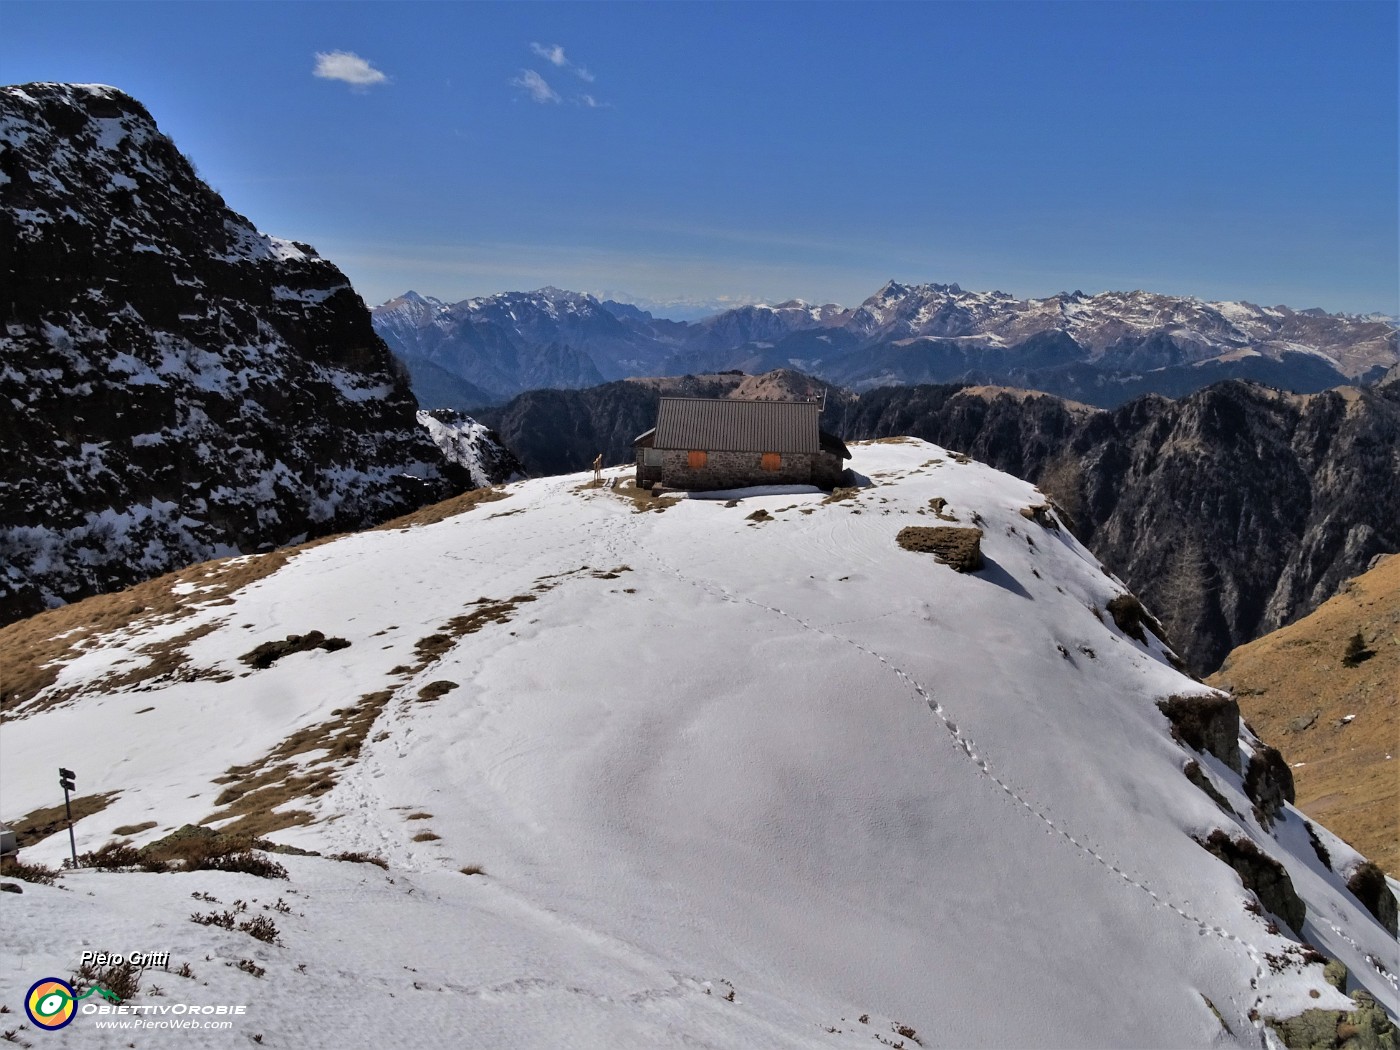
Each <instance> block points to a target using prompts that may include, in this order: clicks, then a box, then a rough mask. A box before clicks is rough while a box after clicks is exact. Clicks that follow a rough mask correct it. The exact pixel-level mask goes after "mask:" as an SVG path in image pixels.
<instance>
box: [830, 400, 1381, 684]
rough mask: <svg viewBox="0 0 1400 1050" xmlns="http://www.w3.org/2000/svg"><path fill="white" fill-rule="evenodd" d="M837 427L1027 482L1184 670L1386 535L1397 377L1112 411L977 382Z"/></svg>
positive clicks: (1295, 604)
mask: <svg viewBox="0 0 1400 1050" xmlns="http://www.w3.org/2000/svg"><path fill="white" fill-rule="evenodd" d="M827 425H829V426H834V427H835V428H837V429H838V430H839V431H840V432H842V433H843V434H844V436H846V437H848V438H851V437H880V436H888V435H896V434H912V435H914V436H916V437H923V438H927V439H928V440H931V441H935V442H937V443H939V444H942V445H945V446H947V447H950V448H956V449H959V450H961V451H965V452H967V453H968V454H970V455H972V456H973V457H975V458H977V459H981V460H984V461H985V462H988V463H990V464H992V465H994V466H997V467H1000V468H1001V469H1004V470H1007V471H1010V472H1012V473H1015V474H1019V475H1020V476H1022V477H1025V478H1027V479H1029V480H1032V481H1035V482H1036V483H1037V484H1039V485H1040V486H1041V487H1042V488H1043V489H1045V490H1046V491H1047V492H1049V493H1050V494H1051V495H1052V496H1054V498H1055V499H1056V500H1057V501H1058V502H1060V503H1061V504H1062V505H1063V506H1064V507H1065V509H1066V510H1067V511H1068V512H1069V514H1070V515H1071V516H1072V517H1073V518H1074V520H1075V522H1076V527H1077V528H1078V530H1079V533H1080V535H1081V537H1082V538H1083V539H1084V540H1085V542H1086V543H1087V544H1088V545H1089V547H1090V548H1091V549H1092V550H1093V551H1094V553H1095V554H1097V555H1098V556H1099V557H1100V558H1102V559H1103V560H1104V562H1105V563H1106V564H1108V565H1111V566H1113V568H1114V570H1115V571H1116V572H1117V573H1118V574H1119V575H1121V576H1122V577H1123V578H1124V580H1126V581H1127V582H1128V584H1129V585H1130V586H1131V587H1132V588H1133V590H1134V591H1135V592H1136V593H1138V594H1139V595H1140V596H1141V597H1142V599H1143V600H1144V601H1145V602H1146V603H1147V605H1148V606H1149V607H1150V608H1152V609H1153V611H1155V612H1156V613H1157V614H1158V616H1159V617H1160V618H1161V619H1162V621H1163V623H1164V624H1165V625H1166V627H1167V629H1168V632H1169V633H1170V635H1171V637H1172V641H1173V642H1174V643H1175V644H1176V645H1177V646H1178V651H1179V652H1181V653H1182V654H1183V655H1184V656H1185V657H1186V659H1187V661H1188V663H1189V664H1190V665H1191V666H1192V667H1193V668H1194V669H1195V670H1197V671H1198V672H1205V671H1209V670H1212V669H1213V668H1215V667H1217V666H1218V665H1219V664H1220V661H1221V660H1222V659H1224V657H1225V655H1226V653H1228V652H1229V651H1230V650H1231V649H1232V648H1234V647H1235V646H1236V645H1240V644H1243V643H1244V642H1246V641H1249V640H1251V639H1253V638H1257V637H1259V636H1260V635H1261V634H1264V633H1266V632H1268V631H1271V630H1274V629H1275V628H1277V627H1280V626H1282V625H1284V624H1286V623H1289V622H1291V621H1293V620H1294V619H1297V618H1298V617H1299V616H1302V615H1304V614H1306V613H1307V612H1309V611H1311V610H1312V609H1314V608H1316V607H1317V606H1318V605H1319V604H1321V603H1322V602H1323V601H1325V600H1326V599H1327V598H1328V597H1330V596H1331V595H1332V594H1333V593H1334V592H1335V591H1336V589H1337V587H1338V586H1339V585H1340V584H1341V583H1342V581H1343V580H1345V579H1347V578H1348V577H1349V576H1353V575H1355V574H1357V573H1359V572H1362V571H1364V570H1365V569H1366V566H1367V564H1368V563H1369V562H1370V561H1371V559H1372V558H1373V557H1374V556H1375V555H1377V554H1380V553H1386V552H1390V551H1395V550H1400V484H1397V482H1396V479H1397V478H1400V391H1397V390H1396V389H1395V388H1394V387H1393V386H1392V387H1372V388H1367V389H1362V390H1357V389H1354V388H1344V389H1342V390H1335V391H1328V392H1325V393H1320V394H1312V395H1307V396H1299V395H1290V394H1283V393H1280V392H1279V391H1276V390H1271V389H1269V388H1267V387H1262V386H1258V385H1255V384H1250V383H1241V382H1228V383H1221V384H1218V385H1216V386H1212V387H1208V388H1206V389H1205V390H1201V391H1198V392H1196V393H1195V394H1192V395H1190V396H1189V397H1185V398H1182V399H1180V400H1177V401H1171V400H1168V399H1166V398H1163V397H1156V396H1149V397H1144V398H1139V399H1138V400H1136V401H1133V402H1131V403H1129V404H1127V405H1124V406H1123V407H1121V408H1119V409H1116V410H1114V411H1112V412H1108V411H1102V410H1093V409H1089V408H1087V406H1082V405H1074V404H1073V403H1069V402H1065V401H1063V400H1061V399H1059V398H1054V397H1049V396H1047V395H1027V394H1026V393H1024V392H1020V391H998V390H994V389H986V388H981V389H977V388H950V387H915V388H904V389H888V390H881V391H872V392H870V393H868V394H866V395H863V396H862V397H861V398H860V399H859V401H858V402H856V403H855V404H854V405H853V406H851V407H850V409H849V410H848V411H847V412H846V413H845V416H844V418H840V419H836V420H829V421H828V423H827Z"/></svg>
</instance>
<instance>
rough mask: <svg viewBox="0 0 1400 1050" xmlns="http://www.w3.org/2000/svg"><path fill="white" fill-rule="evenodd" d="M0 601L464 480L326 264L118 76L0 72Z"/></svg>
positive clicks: (135, 571) (350, 519)
mask: <svg viewBox="0 0 1400 1050" xmlns="http://www.w3.org/2000/svg"><path fill="white" fill-rule="evenodd" d="M0 144H3V151H0V250H3V267H4V274H5V278H4V282H5V294H4V296H3V299H0V311H3V314H4V328H3V334H0V399H3V401H4V403H5V405H6V411H5V412H4V413H3V414H0V440H3V444H4V447H5V450H6V456H5V458H4V462H3V463H0V491H3V493H4V499H3V500H0V563H2V564H3V565H4V567H5V568H4V576H3V577H0V619H3V620H12V619H15V618H17V617H21V616H26V615H29V614H31V613H34V612H37V611H38V610H40V609H42V608H44V607H46V606H52V605H55V604H58V603H62V602H65V601H70V600H72V599H74V598H78V597H81V596H84V595H89V594H94V593H98V592H101V591H105V590H110V589H114V588H117V587H121V586H125V585H127V584H130V583H133V582H136V581H139V580H142V579H146V578H149V577H152V576H155V575H158V574H160V573H163V572H166V571H169V570H171V569H174V568H177V567H179V566H182V565H186V564H189V563H192V562H195V561H199V560H203V559H207V558H213V557H218V556H222V555H230V554H238V553H247V552H252V551H257V550H264V549H268V548H271V547H274V546H278V545H281V544H285V543H291V542H297V541H300V540H303V539H306V538H308V537H311V536H315V535H320V534H326V533H331V532H337V531H343V530H347V529H355V528H360V527H363V526H366V525H370V524H373V523H376V522H378V521H382V520H385V519H387V518H389V517H393V516H396V515H399V514H402V513H404V512H406V511H409V510H412V509H414V508H416V507H419V506H422V505H423V504H425V503H429V502H435V501H437V500H439V499H442V498H444V497H445V496H447V495H449V494H451V493H452V492H454V491H458V490H460V489H461V488H464V487H466V486H467V485H468V484H469V482H468V481H467V479H466V478H465V476H464V474H463V473H462V472H461V471H459V470H458V469H457V468H455V467H453V466H452V465H450V464H448V463H447V462H446V461H445V460H444V459H443V457H442V455H441V453H439V451H438V450H437V448H436V446H434V445H433V444H432V442H431V441H429V440H428V437H427V435H426V433H425V432H424V431H423V429H422V428H421V427H419V426H418V424H417V423H416V421H415V419H414V412H415V411H416V407H417V406H416V404H415V402H414V400H413V396H412V394H411V392H410V391H409V387H408V383H407V380H406V378H405V376H404V375H403V374H402V373H401V371H399V370H398V369H396V367H395V365H394V362H393V359H392V357H391V355H390V354H389V351H388V349H387V348H386V347H385V346H384V344H383V343H382V342H381V341H380V339H379V338H378V337H377V336H376V335H375V334H374V331H373V328H372V327H371V325H370V321H369V313H368V311H367V310H366V309H365V307H364V304H363V303H362V302H361V300H360V299H359V297H358V296H357V295H356V294H355V292H354V291H353V290H352V289H351V287H350V284H349V282H348V281H347V280H346V278H345V276H344V274H342V273H341V272H340V271H339V270H338V269H336V267H335V266H333V265H332V264H331V263H330V262H328V261H326V260H325V259H322V258H321V257H320V256H318V255H317V254H316V252H315V250H314V249H313V248H311V247H310V246H309V245H305V244H301V243H297V242H291V241H283V240H278V239H276V238H273V237H268V236H265V235H264V234H261V233H259V232H258V231H257V230H256V229H255V228H254V227H253V226H252V224H251V223H249V222H248V220H247V219H245V218H243V217H242V216H241V215H238V214H236V213H235V212H233V211H231V210H230V209H229V208H228V207H227V206H226V205H225V204H224V202H223V200H222V199H221V198H220V197H219V195H218V194H217V193H215V192H214V191H213V190H211V189H210V188H209V187H208V186H207V185H205V184H204V183H203V182H201V181H200V179H199V178H198V176H197V175H196V173H195V171H194V169H193V168H192V166H191V164H190V162H189V161H188V160H187V159H186V158H185V157H184V156H182V155H181V153H180V151H179V150H178V149H177V148H176V147H175V145H174V144H173V143H172V142H171V141H170V140H169V139H168V138H167V137H166V136H165V135H163V134H162V133H161V132H160V130H159V129H158V128H157V127H156V124H155V122H154V121H153V120H152V118H151V116H150V114H149V113H148V112H147V111H146V110H145V108H144V107H143V106H142V105H141V104H140V103H139V102H137V101H135V100H134V99H132V98H130V97H129V96H127V95H125V94H123V93H122V92H120V91H117V90H115V89H113V88H106V87H95V86H75V85H62V84H32V85H25V86H22V87H8V88H4V89H0Z"/></svg>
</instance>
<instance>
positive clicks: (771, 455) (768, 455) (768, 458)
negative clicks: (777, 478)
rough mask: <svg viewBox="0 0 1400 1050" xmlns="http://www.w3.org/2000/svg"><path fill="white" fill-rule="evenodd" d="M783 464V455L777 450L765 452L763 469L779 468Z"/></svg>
mask: <svg viewBox="0 0 1400 1050" xmlns="http://www.w3.org/2000/svg"><path fill="white" fill-rule="evenodd" d="M782 465H783V457H782V456H781V455H779V454H778V453H776V452H765V453H763V469H764V470H777V469H779V468H780V467H781V466H782Z"/></svg>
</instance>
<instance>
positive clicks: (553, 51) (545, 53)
mask: <svg viewBox="0 0 1400 1050" xmlns="http://www.w3.org/2000/svg"><path fill="white" fill-rule="evenodd" d="M530 50H531V51H533V52H534V53H535V54H537V55H539V56H540V58H542V59H544V60H545V61H546V62H550V63H552V64H553V65H555V66H558V67H559V68H560V69H567V70H568V71H569V72H570V73H572V74H573V75H574V76H576V77H578V78H579V79H580V80H585V81H587V82H588V83H590V84H591V83H593V80H594V76H593V74H592V73H590V72H589V71H588V70H586V69H584V68H583V66H577V65H574V63H572V62H570V61H569V59H568V57H567V56H566V55H565V54H564V47H563V45H562V44H548V45H545V44H537V43H534V42H533V41H531V43H530Z"/></svg>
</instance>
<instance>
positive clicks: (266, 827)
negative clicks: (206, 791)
mask: <svg viewBox="0 0 1400 1050" xmlns="http://www.w3.org/2000/svg"><path fill="white" fill-rule="evenodd" d="M393 695H394V693H393V690H391V689H381V690H379V691H377V692H373V693H366V694H365V695H364V696H362V697H360V699H359V701H358V702H357V703H356V704H355V706H353V707H350V708H346V709H343V710H341V712H340V713H339V714H338V715H333V716H332V717H331V718H329V719H327V720H326V721H324V722H319V723H317V724H316V725H313V726H307V727H306V728H305V729H300V730H298V731H297V732H295V733H293V734H292V735H291V736H289V737H288V738H287V739H286V740H283V741H282V742H281V743H280V744H278V745H277V746H276V747H275V748H273V749H272V750H271V751H270V752H268V753H267V755H266V756H264V757H263V758H261V759H259V760H258V761H256V762H252V763H248V764H247V765H242V766H232V767H230V768H229V770H228V772H227V774H226V775H225V776H224V777H220V778H219V781H220V782H222V783H226V784H228V787H226V788H225V789H224V791H223V792H221V793H220V794H219V796H218V798H216V799H215V800H214V804H215V805H216V806H222V807H224V808H223V809H222V810H221V811H219V812H216V813H213V814H211V815H210V816H208V817H206V818H205V820H204V823H206V824H208V823H211V822H213V821H221V820H227V819H229V818H230V817H233V818H237V819H236V820H235V821H234V823H232V824H230V825H228V826H226V827H225V829H224V830H225V831H228V832H232V833H242V834H247V835H267V834H270V833H271V832H273V831H279V830H281V829H282V828H289V827H294V826H296V825H298V824H306V823H309V822H310V820H311V815H310V814H309V813H307V812H306V811H304V810H282V809H280V808H279V807H282V806H284V805H286V804H287V803H289V802H291V801H293V800H295V799H300V798H305V797H311V798H317V797H319V796H321V795H324V794H325V793H326V792H327V791H329V790H330V789H331V788H333V787H334V786H335V784H336V780H337V779H338V777H339V774H340V773H341V772H342V771H343V770H344V769H345V767H346V766H348V765H350V764H351V763H353V762H354V761H355V759H357V758H358V757H359V754H360V748H361V747H362V746H363V744H364V741H365V738H366V737H368V736H369V732H370V729H371V728H372V727H373V725H374V722H375V720H376V719H377V718H378V717H379V715H380V713H381V712H382V711H383V710H384V708H385V706H386V705H387V704H388V703H389V701H390V700H391V699H392V698H393ZM312 751H324V752H325V754H323V755H320V756H318V757H317V758H316V759H315V760H314V761H312V762H311V763H309V764H307V765H305V766H303V765H301V764H300V763H298V762H296V761H294V760H295V759H296V758H297V757H298V756H300V755H304V754H307V753H308V752H312Z"/></svg>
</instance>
